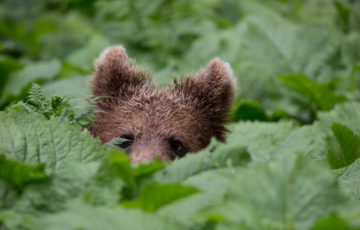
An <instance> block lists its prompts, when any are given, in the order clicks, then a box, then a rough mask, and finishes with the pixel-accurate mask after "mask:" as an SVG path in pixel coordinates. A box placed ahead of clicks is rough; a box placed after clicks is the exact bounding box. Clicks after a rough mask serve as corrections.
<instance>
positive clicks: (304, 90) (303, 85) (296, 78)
mask: <svg viewBox="0 0 360 230" xmlns="http://www.w3.org/2000/svg"><path fill="white" fill-rule="evenodd" d="M279 79H280V80H281V81H282V82H283V83H284V84H285V85H287V86H289V87H290V88H292V89H294V90H295V91H297V92H299V93H301V94H302V95H304V96H305V97H307V98H308V99H309V100H310V103H315V104H316V106H317V108H318V109H319V110H329V109H330V108H331V107H333V106H334V105H335V104H337V103H340V102H344V101H346V100H347V99H346V97H345V96H337V95H335V93H334V90H333V89H332V88H331V87H332V86H331V83H319V82H316V81H312V80H310V79H309V78H307V77H306V76H305V75H304V74H289V75H282V76H279Z"/></svg>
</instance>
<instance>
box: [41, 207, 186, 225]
mask: <svg viewBox="0 0 360 230" xmlns="http://www.w3.org/2000/svg"><path fill="white" fill-rule="evenodd" d="M68 205H69V207H68V208H67V210H66V211H64V212H62V213H59V214H55V215H47V216H45V217H41V218H39V226H38V229H48V230H57V229H59V230H60V229H61V230H67V229H68V230H73V229H87V230H99V229H103V230H113V229H132V230H147V229H157V230H162V229H163V230H168V229H173V230H177V229H179V230H180V229H181V230H183V229H185V228H184V227H183V226H181V225H178V224H176V223H172V222H170V221H167V220H166V219H164V218H161V217H159V216H158V215H156V214H154V213H144V212H143V211H141V210H128V209H124V208H122V207H120V206H117V207H113V208H106V207H92V206H89V205H85V204H83V203H80V202H78V201H73V202H71V203H69V204H68Z"/></svg>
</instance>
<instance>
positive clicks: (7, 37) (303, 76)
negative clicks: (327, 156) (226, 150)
mask: <svg viewBox="0 0 360 230" xmlns="http://www.w3.org/2000/svg"><path fill="white" fill-rule="evenodd" d="M359 41H360V1H357V0H197V1H194V0H181V1H179V0H152V1H146V0H47V1H40V0H37V1H36V0H2V1H1V2H0V51H1V54H0V110H2V109H4V108H5V107H6V106H7V105H9V104H10V103H11V102H12V101H14V100H24V99H25V98H26V97H27V96H28V95H27V92H28V90H29V88H30V86H31V83H32V82H35V83H38V84H41V85H42V86H43V87H42V90H43V92H44V94H45V95H47V96H50V95H52V94H53V93H60V94H62V95H68V96H72V97H76V101H77V102H79V103H80V104H81V103H83V101H84V98H85V97H86V95H87V94H89V90H88V89H87V83H86V82H87V80H88V78H89V76H90V75H91V73H92V71H93V61H94V59H95V58H96V57H97V56H98V55H99V53H100V52H101V51H102V50H103V49H104V48H105V47H107V46H110V45H114V44H123V45H125V47H126V49H127V52H128V54H129V56H130V57H132V58H134V59H135V60H136V62H137V64H138V65H139V66H140V67H141V68H146V69H149V70H151V71H152V72H153V76H154V81H155V82H157V83H158V84H159V85H165V84H168V83H171V81H172V76H173V74H174V73H175V74H176V75H177V76H178V77H179V76H181V74H182V73H188V72H194V71H196V70H197V69H198V68H200V67H201V66H202V67H204V66H206V64H207V63H208V62H209V60H210V59H211V58H212V57H214V56H219V57H220V58H222V59H223V60H225V61H227V62H229V63H230V64H231V66H232V68H233V70H234V74H235V76H236V77H237V78H238V88H239V93H238V95H239V96H238V99H237V103H236V104H235V107H234V109H233V111H232V112H233V114H234V115H235V116H234V120H261V121H277V120H279V119H280V118H283V117H293V118H296V119H297V120H299V121H300V122H301V123H310V122H312V121H314V120H315V119H316V114H317V111H324V110H329V109H330V108H332V107H333V106H334V105H335V104H336V103H339V102H343V101H348V100H351V101H358V100H359V93H358V92H359V90H358V89H359V87H360V82H359V71H358V70H359V67H360V63H359V61H360V42H359Z"/></svg>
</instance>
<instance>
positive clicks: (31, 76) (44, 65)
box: [0, 59, 61, 104]
mask: <svg viewBox="0 0 360 230" xmlns="http://www.w3.org/2000/svg"><path fill="white" fill-rule="evenodd" d="M60 69H61V62H60V61H59V60H57V59H51V60H49V61H39V62H35V63H31V64H28V65H26V66H25V67H23V68H22V69H20V70H19V71H16V72H13V73H12V74H11V76H10V78H9V80H8V82H7V84H6V86H5V88H4V90H3V91H2V94H1V95H0V104H3V103H4V102H5V101H6V100H7V98H8V97H9V96H10V95H11V96H14V97H17V96H19V95H20V94H21V92H22V91H23V89H24V88H25V87H27V86H28V85H29V84H30V83H31V82H34V81H36V80H52V79H54V77H55V76H56V74H57V73H58V72H59V71H60Z"/></svg>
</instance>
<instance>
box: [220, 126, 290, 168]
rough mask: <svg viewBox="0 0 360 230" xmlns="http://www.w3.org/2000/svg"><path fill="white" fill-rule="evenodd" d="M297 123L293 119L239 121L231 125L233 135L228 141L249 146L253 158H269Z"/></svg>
mask: <svg viewBox="0 0 360 230" xmlns="http://www.w3.org/2000/svg"><path fill="white" fill-rule="evenodd" d="M296 127H297V125H296V124H295V123H294V122H292V121H280V122H278V123H273V122H249V121H247V122H239V123H237V124H233V125H231V126H229V129H230V131H231V133H232V134H231V135H229V137H228V138H227V142H228V143H229V144H230V143H234V144H235V143H236V144H238V145H243V146H245V147H247V150H248V151H249V154H250V155H251V157H252V159H253V160H255V161H257V160H260V159H262V160H268V159H270V158H271V157H272V151H273V150H274V149H275V148H276V147H277V146H278V145H280V144H281V143H282V142H283V141H284V140H285V139H287V138H288V135H289V134H290V133H291V131H292V130H294V129H295V128H296Z"/></svg>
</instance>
